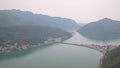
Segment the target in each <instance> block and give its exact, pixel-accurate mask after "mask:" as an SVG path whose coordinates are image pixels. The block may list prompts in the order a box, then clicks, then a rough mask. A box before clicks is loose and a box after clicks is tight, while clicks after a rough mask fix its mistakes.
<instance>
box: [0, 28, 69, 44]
mask: <svg viewBox="0 0 120 68" xmlns="http://www.w3.org/2000/svg"><path fill="white" fill-rule="evenodd" d="M65 37H66V38H67V37H71V34H70V33H68V32H66V31H64V30H62V29H60V28H56V27H45V26H44V27H43V26H10V27H0V46H3V45H4V46H6V45H8V44H6V43H8V42H9V43H10V44H15V43H17V44H18V45H24V44H29V45H37V44H38V43H44V41H47V40H48V39H49V38H65Z"/></svg>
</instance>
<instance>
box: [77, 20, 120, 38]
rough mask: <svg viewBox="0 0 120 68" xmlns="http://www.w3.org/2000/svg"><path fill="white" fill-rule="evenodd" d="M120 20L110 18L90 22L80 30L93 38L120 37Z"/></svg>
mask: <svg viewBox="0 0 120 68" xmlns="http://www.w3.org/2000/svg"><path fill="white" fill-rule="evenodd" d="M119 29H120V21H116V20H111V19H108V18H104V19H101V20H99V21H96V22H92V23H89V24H87V25H85V26H83V27H82V28H81V29H79V30H78V32H79V33H80V34H82V35H83V36H85V37H87V38H89V39H93V40H115V39H120V30H119Z"/></svg>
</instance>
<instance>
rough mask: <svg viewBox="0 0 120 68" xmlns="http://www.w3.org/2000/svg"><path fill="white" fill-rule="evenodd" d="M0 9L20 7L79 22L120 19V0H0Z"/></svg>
mask: <svg viewBox="0 0 120 68" xmlns="http://www.w3.org/2000/svg"><path fill="white" fill-rule="evenodd" d="M0 9H21V10H24V11H32V12H33V13H40V14H46V15H50V16H60V17H66V18H71V19H74V20H76V21H77V22H80V23H88V22H91V21H96V20H98V19H101V18H104V17H108V18H112V19H116V20H120V0H0Z"/></svg>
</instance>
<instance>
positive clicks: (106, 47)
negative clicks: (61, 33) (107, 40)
mask: <svg viewBox="0 0 120 68" xmlns="http://www.w3.org/2000/svg"><path fill="white" fill-rule="evenodd" d="M58 43H61V44H67V45H75V46H82V47H87V48H91V49H94V50H97V51H99V52H101V53H103V54H105V53H106V51H110V50H112V49H114V48H116V47H118V46H112V45H108V46H100V45H95V44H90V45H88V44H74V43H65V42H58Z"/></svg>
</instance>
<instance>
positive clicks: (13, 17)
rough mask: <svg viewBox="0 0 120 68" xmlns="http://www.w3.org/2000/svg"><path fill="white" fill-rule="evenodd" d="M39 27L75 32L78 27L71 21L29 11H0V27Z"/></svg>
mask: <svg viewBox="0 0 120 68" xmlns="http://www.w3.org/2000/svg"><path fill="white" fill-rule="evenodd" d="M16 25H17V26H18V25H40V26H50V27H58V28H62V29H64V30H75V29H77V28H78V27H79V25H78V24H77V23H76V22H75V21H74V20H72V19H67V18H61V17H51V16H47V15H42V14H34V13H32V12H29V11H20V10H15V9H13V10H0V26H16Z"/></svg>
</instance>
